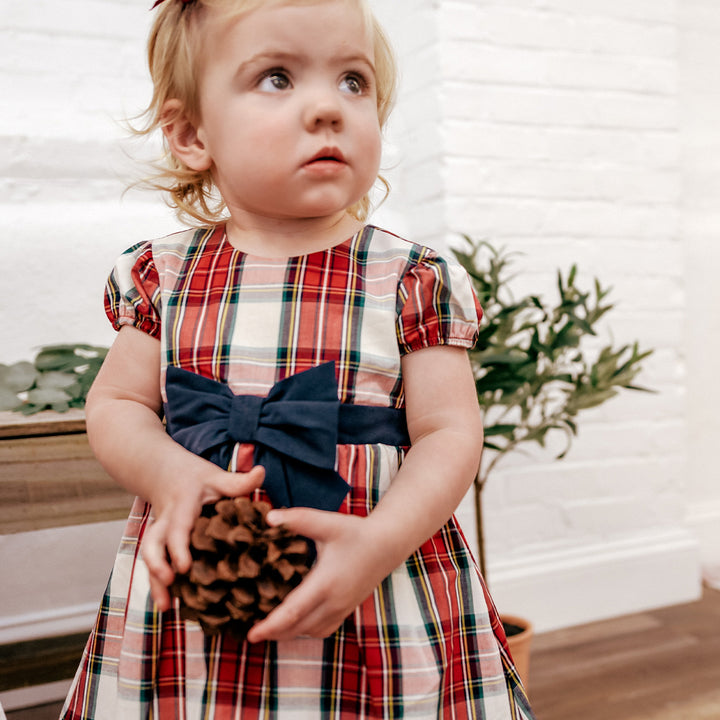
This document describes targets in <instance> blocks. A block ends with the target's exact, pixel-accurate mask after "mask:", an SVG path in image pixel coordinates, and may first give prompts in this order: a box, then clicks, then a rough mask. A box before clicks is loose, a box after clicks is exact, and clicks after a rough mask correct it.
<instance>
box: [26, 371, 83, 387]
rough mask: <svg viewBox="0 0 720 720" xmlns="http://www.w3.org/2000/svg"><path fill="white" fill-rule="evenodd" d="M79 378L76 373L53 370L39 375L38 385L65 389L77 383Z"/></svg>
mask: <svg viewBox="0 0 720 720" xmlns="http://www.w3.org/2000/svg"><path fill="white" fill-rule="evenodd" d="M77 380H78V376H77V375H76V374H75V373H68V372H59V371H57V370H51V371H49V372H44V373H42V374H41V375H40V376H39V377H38V379H37V382H36V385H37V387H39V388H55V389H57V390H63V389H65V388H69V387H71V386H73V385H75V384H76V383H77Z"/></svg>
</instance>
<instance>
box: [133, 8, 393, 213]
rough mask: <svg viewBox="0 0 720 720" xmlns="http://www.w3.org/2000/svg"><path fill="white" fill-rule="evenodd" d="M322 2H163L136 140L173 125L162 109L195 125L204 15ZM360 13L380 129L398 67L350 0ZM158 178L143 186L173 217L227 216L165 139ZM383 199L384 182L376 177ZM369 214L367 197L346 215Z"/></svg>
mask: <svg viewBox="0 0 720 720" xmlns="http://www.w3.org/2000/svg"><path fill="white" fill-rule="evenodd" d="M322 1H323V0H194V1H192V2H181V1H180V0H165V2H163V3H162V5H161V6H160V8H159V10H158V13H157V17H156V18H155V22H154V23H153V26H152V29H151V31H150V36H149V39H148V66H149V69H150V76H151V78H152V82H153V95H152V98H151V100H150V103H149V104H148V106H147V108H146V109H145V111H144V112H143V113H142V114H141V115H140V118H144V124H143V126H142V127H139V128H135V129H134V132H135V134H137V135H149V134H151V133H153V132H154V131H155V130H158V129H162V128H163V127H164V126H166V125H168V124H170V123H172V122H173V120H174V119H175V118H173V117H172V116H169V115H168V111H167V108H165V104H166V102H167V101H168V100H178V101H179V107H178V109H177V110H176V112H177V113H178V114H180V113H185V114H186V115H187V117H188V118H189V119H190V120H191V121H192V122H196V121H198V120H199V118H200V107H199V98H198V80H199V71H200V56H201V49H202V38H201V32H200V30H201V26H202V24H203V21H204V16H205V15H206V13H207V10H208V9H213V10H215V11H217V10H219V11H221V12H223V14H224V15H225V16H226V17H227V19H228V20H232V19H237V18H239V17H241V16H242V15H244V14H246V13H248V12H250V11H252V10H254V9H256V8H258V7H260V6H261V5H263V4H267V5H269V4H271V3H272V4H278V5H280V4H283V3H288V4H290V3H292V4H307V5H312V4H315V3H318V2H322ZM351 1H352V2H354V3H355V4H356V5H357V7H358V9H359V10H360V11H361V12H362V14H363V17H364V19H365V24H366V27H367V29H368V31H369V32H370V33H371V36H372V38H373V42H374V50H375V73H376V86H377V111H378V119H379V122H380V127H381V128H384V126H385V123H386V122H387V119H388V117H389V115H390V111H391V110H392V106H393V103H394V100H395V90H396V82H397V66H396V63H395V57H394V54H393V51H392V48H391V46H390V43H389V41H388V39H387V37H386V35H385V33H384V32H383V29H382V27H381V26H380V24H379V23H378V21H377V19H376V18H375V17H374V15H373V14H372V12H371V10H370V8H369V6H368V3H367V0H351ZM154 167H155V170H156V173H155V175H153V176H152V177H150V178H148V179H147V180H146V181H145V183H144V184H145V185H149V186H150V187H153V188H155V189H158V190H162V191H164V192H166V193H167V194H168V196H167V202H168V204H169V205H170V206H171V207H174V208H175V210H176V213H177V215H178V216H179V217H180V218H181V219H183V220H185V221H188V220H189V221H190V222H191V224H195V223H193V222H192V221H195V222H196V223H199V224H200V225H201V226H207V225H214V224H216V223H217V222H219V221H220V220H222V219H223V218H224V217H225V215H224V213H225V203H224V202H223V199H222V198H221V197H220V195H219V193H218V192H217V188H216V186H215V183H214V181H213V178H212V175H211V172H210V170H204V171H195V170H193V169H191V168H190V167H188V166H187V165H186V164H185V163H183V162H182V161H181V160H179V159H178V158H176V157H175V156H174V155H173V154H172V152H171V151H170V148H169V145H168V143H167V140H166V139H165V138H164V137H163V156H162V157H161V159H160V160H159V161H158V162H157V163H156V164H155V165H154ZM378 180H379V181H380V183H381V184H382V185H383V187H384V190H385V195H386V196H387V193H388V192H389V190H390V186H389V184H388V182H387V181H386V180H385V179H384V178H383V177H382V176H379V177H378ZM369 211H370V198H369V195H368V194H366V195H365V196H364V197H363V198H361V199H360V200H359V201H358V202H357V203H355V205H353V206H352V207H350V208H348V212H349V213H350V214H351V215H353V216H354V217H355V218H357V219H358V220H360V221H364V220H365V219H366V218H367V216H368V214H369Z"/></svg>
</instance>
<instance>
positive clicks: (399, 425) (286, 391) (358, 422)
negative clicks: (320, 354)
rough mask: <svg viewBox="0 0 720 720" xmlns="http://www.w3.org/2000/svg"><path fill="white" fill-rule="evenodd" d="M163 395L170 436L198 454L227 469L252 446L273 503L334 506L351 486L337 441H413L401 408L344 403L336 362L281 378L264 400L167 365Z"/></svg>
mask: <svg viewBox="0 0 720 720" xmlns="http://www.w3.org/2000/svg"><path fill="white" fill-rule="evenodd" d="M166 393H167V403H166V405H165V417H166V420H167V430H168V433H169V434H170V435H171V436H172V437H173V439H174V440H175V441H176V442H178V443H180V444H181V445H182V446H183V447H185V448H187V449H188V450H190V451H191V452H193V453H195V454H196V455H200V456H202V457H204V458H206V459H207V460H210V461H211V462H213V463H215V464H216V465H218V466H219V467H222V468H227V467H229V466H230V462H231V459H232V453H233V450H234V447H235V445H236V443H252V444H253V445H255V456H254V461H255V464H257V465H262V466H263V467H264V468H265V482H264V484H263V489H264V490H265V491H266V492H267V494H268V496H269V497H270V500H271V502H272V503H273V505H274V506H275V507H293V506H302V507H314V508H318V509H320V510H337V509H338V508H339V507H340V505H341V504H342V502H343V499H344V498H345V496H346V495H347V493H348V491H349V489H350V486H349V485H348V484H347V483H346V482H345V480H344V479H343V478H342V477H341V476H340V475H339V474H338V472H337V471H336V470H335V454H336V448H337V445H338V444H339V443H341V444H345V443H349V444H364V443H385V444H392V445H409V444H410V440H409V438H408V435H407V425H406V423H405V413H404V411H403V410H396V409H394V408H381V407H371V406H367V405H343V404H341V403H340V402H339V400H338V396H337V380H336V379H335V364H334V363H332V362H330V363H325V364H323V365H319V366H317V367H314V368H311V369H310V370H306V371H305V372H301V373H298V374H297V375H292V376H290V377H287V378H285V379H284V380H280V381H279V382H278V383H276V384H275V385H274V386H273V387H272V388H271V390H270V392H269V393H268V395H267V397H264V398H263V397H257V396H254V395H235V394H234V393H233V392H232V391H231V390H230V388H229V387H228V386H227V385H225V384H224V383H220V382H217V381H215V380H211V379H210V378H206V377H203V376H201V375H197V374H196V373H192V372H189V371H187V370H182V369H181V368H177V367H174V366H169V367H168V368H167V375H166Z"/></svg>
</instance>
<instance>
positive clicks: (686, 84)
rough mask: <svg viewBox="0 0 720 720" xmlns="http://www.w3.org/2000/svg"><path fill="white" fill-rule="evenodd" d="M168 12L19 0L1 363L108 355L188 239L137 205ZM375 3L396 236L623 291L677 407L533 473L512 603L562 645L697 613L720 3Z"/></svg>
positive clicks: (648, 410) (525, 495)
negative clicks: (392, 59)
mask: <svg viewBox="0 0 720 720" xmlns="http://www.w3.org/2000/svg"><path fill="white" fill-rule="evenodd" d="M149 4H150V1H149V0H60V2H57V0H55V1H54V2H51V1H50V0H45V1H42V0H37V1H36V2H33V3H18V2H12V1H11V0H0V17H1V18H2V20H1V21H0V41H1V42H2V43H3V54H2V57H0V92H2V96H3V98H4V100H5V103H4V112H3V113H2V115H0V168H2V172H1V174H0V182H1V183H2V188H3V192H2V194H1V195H0V229H1V230H2V236H1V237H2V240H0V243H2V256H3V262H2V263H1V264H0V320H1V321H2V327H3V333H2V338H3V340H2V347H1V350H0V361H4V362H8V361H12V360H16V359H20V358H24V357H27V356H28V355H29V354H30V353H31V352H32V349H33V348H34V347H36V346H37V345H39V344H44V343H48V342H59V341H65V340H83V341H94V342H110V341H111V339H112V333H111V332H110V330H109V329H108V326H107V323H106V321H105V318H104V314H103V311H102V305H101V285H102V282H103V280H104V277H105V274H106V272H107V270H108V268H109V267H110V265H111V264H112V262H113V261H114V259H115V256H116V255H117V254H118V253H119V252H120V251H121V250H122V249H124V248H125V247H126V246H128V245H129V244H131V243H133V242H136V241H138V240H141V239H145V238H147V237H151V236H155V235H158V234H161V233H163V232H165V231H169V230H171V229H173V228H174V227H175V224H174V220H173V219H172V217H171V215H170V214H169V213H168V211H167V210H166V209H165V208H164V206H163V205H162V203H161V202H160V201H158V200H157V199H156V198H154V197H152V196H148V195H144V194H142V193H138V192H131V193H128V194H127V195H126V196H125V197H124V198H122V199H121V193H122V189H123V187H124V182H123V180H122V177H123V176H124V175H126V174H127V169H128V167H129V166H128V163H127V162H126V161H125V160H124V158H123V151H122V150H121V148H120V140H121V138H122V137H123V130H122V128H121V127H120V126H119V125H118V120H121V119H122V118H123V117H125V116H127V115H132V114H133V113H135V112H136V111H137V110H139V109H140V108H141V106H142V104H143V102H144V101H145V98H146V96H147V92H148V83H147V79H146V77H145V70H144V55H143V53H144V49H143V46H144V36H145V33H146V31H147V28H148V26H149V22H150V17H151V16H150V13H149V12H148V10H147V8H148V5H149ZM373 4H374V6H375V7H376V9H377V12H378V14H379V15H380V17H381V19H382V20H383V21H384V23H385V25H386V27H387V29H388V30H389V33H390V35H391V36H392V38H393V40H394V42H395V45H396V46H397V48H398V51H399V55H400V60H401V70H402V90H401V95H400V101H399V105H398V108H397V111H396V113H395V115H394V116H393V118H392V123H391V126H390V128H389V131H388V138H387V139H388V143H387V152H386V155H385V159H384V166H385V167H386V168H388V170H387V174H388V176H389V178H390V180H391V182H392V185H393V192H392V195H391V197H390V199H389V200H388V202H387V203H386V204H385V205H384V206H383V207H382V208H381V209H380V211H379V212H378V213H377V221H378V223H379V224H387V225H388V226H389V227H391V228H392V229H394V230H396V231H398V232H400V233H403V234H406V235H408V236H410V237H412V238H413V239H417V240H420V241H424V242H428V243H429V244H431V245H434V246H438V247H441V248H444V247H447V245H448V243H450V242H452V240H453V238H454V237H455V235H454V233H457V232H467V233H469V234H472V235H474V236H476V237H486V238H489V239H492V240H493V241H495V242H496V243H498V244H501V245H507V246H509V247H511V248H512V249H514V250H520V251H522V252H524V253H525V257H524V258H523V259H522V260H521V261H519V263H520V265H521V267H522V268H523V269H524V272H523V277H522V278H521V279H520V282H521V283H522V285H523V287H525V288H526V287H531V288H532V289H533V290H534V291H538V290H543V289H547V290H548V291H552V289H553V287H554V273H555V270H556V268H558V267H561V268H567V267H569V265H570V264H572V263H573V262H577V263H578V264H579V265H580V269H581V273H582V279H583V280H584V281H586V282H589V281H590V280H591V278H592V276H593V275H594V274H597V275H598V276H599V277H600V278H601V280H602V281H603V282H604V283H605V284H609V285H612V286H613V287H614V291H613V296H612V297H613V298H614V299H615V301H616V302H617V304H618V307H617V309H616V310H615V311H614V312H613V313H611V316H610V323H609V324H610V325H611V326H612V330H613V334H614V337H615V340H616V341H617V342H626V341H631V340H634V339H635V338H638V339H640V341H641V343H642V345H643V346H645V347H654V348H656V353H655V355H654V356H653V357H652V358H651V359H650V360H649V361H648V362H647V371H646V373H644V376H643V378H642V381H643V382H644V383H645V384H647V385H651V386H652V387H654V388H655V389H657V390H658V391H659V392H658V393H657V394H654V395H640V394H631V393H626V394H624V395H623V396H621V397H619V398H618V399H616V400H614V401H612V402H611V403H609V404H607V405H606V406H604V407H602V408H599V409H597V410H594V411H592V412H590V413H588V414H586V416H584V418H581V424H580V427H581V430H580V434H581V437H580V438H579V440H578V441H577V442H576V444H575V446H574V449H573V451H572V453H571V454H570V456H569V457H568V458H567V459H566V460H564V461H562V462H554V461H553V460H552V456H551V455H550V453H542V452H532V453H530V454H528V455H526V456H522V457H521V456H518V457H515V458H510V459H508V461H507V462H506V463H505V465H504V466H501V467H500V469H499V470H498V472H496V474H495V477H493V478H492V479H491V481H490V484H489V487H488V489H487V491H486V498H485V507H486V530H487V535H488V544H489V548H488V552H489V559H490V569H491V583H492V585H493V592H494V594H495V596H496V599H497V600H498V601H499V604H500V606H501V608H502V609H504V610H507V611H521V612H525V613H526V614H528V615H530V616H531V617H533V618H535V619H536V622H537V623H538V625H539V627H540V628H543V627H544V628H547V627H555V626H559V625H563V624H570V623H573V622H581V621H584V620H591V619H596V618H599V617H604V616H607V615H611V614H614V613H620V612H627V611H632V610H636V609H640V608H644V607H649V606H652V605H657V604H664V603H670V602H675V601H680V600H685V599H688V598H690V597H692V596H694V595H695V594H696V593H697V590H698V567H697V559H698V557H699V556H701V557H702V559H703V562H704V564H705V566H706V567H707V568H709V569H711V568H712V567H713V566H716V565H720V550H718V548H720V537H718V528H719V527H720V483H718V482H717V480H718V471H717V469H716V463H715V462H714V460H715V458H714V454H713V453H712V451H713V449H714V447H713V442H714V438H715V437H717V434H718V431H720V427H719V421H718V413H717V410H716V408H717V407H718V406H719V405H720V402H718V401H720V397H719V396H718V393H719V391H718V384H717V383H716V382H715V363H714V361H713V358H714V357H716V356H717V354H716V352H714V351H716V350H717V349H718V347H717V346H718V343H719V342H720V341H718V339H717V338H718V337H720V325H718V323H719V322H720V320H718V318H720V315H718V314H717V313H715V312H712V311H711V310H710V309H711V308H714V307H717V306H718V301H720V297H718V290H717V288H716V283H715V282H714V277H713V276H712V275H711V269H712V268H714V269H717V268H718V267H720V265H719V264H718V260H719V259H720V258H718V252H719V251H718V249H717V248H718V247H720V245H718V243H717V242H716V234H717V231H718V230H719V229H720V216H719V215H718V210H717V208H718V207H720V204H719V203H718V199H719V197H718V196H719V195H720V181H718V172H717V171H718V161H717V160H716V158H717V157H718V154H717V152H715V151H717V150H718V149H719V148H720V130H718V128H719V127H720V122H719V121H720V93H719V92H718V91H717V90H712V91H711V88H714V87H715V85H716V83H715V78H716V77H717V72H716V70H717V67H718V64H719V63H720V50H718V48H719V47H720V42H718V40H720V7H718V6H717V3H716V2H715V0H683V2H682V3H679V2H676V1H675V0H393V1H392V2H387V0H374V1H373ZM471 516H472V513H471V510H470V507H469V505H467V504H466V505H465V506H464V507H463V509H462V517H463V519H464V522H466V523H467V524H468V526H470V524H471ZM98 582H99V583H100V584H102V582H104V578H100V579H99V580H98ZM81 600H82V601H81ZM81 600H79V602H80V604H82V602H85V601H86V599H85V598H83V599H81ZM0 610H1V608H0ZM31 610H32V608H29V609H28V611H31ZM0 614H2V613H0Z"/></svg>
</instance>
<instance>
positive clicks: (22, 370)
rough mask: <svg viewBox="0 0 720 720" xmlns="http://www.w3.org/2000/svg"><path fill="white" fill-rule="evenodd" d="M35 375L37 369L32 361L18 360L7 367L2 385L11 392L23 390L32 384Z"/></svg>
mask: <svg viewBox="0 0 720 720" xmlns="http://www.w3.org/2000/svg"><path fill="white" fill-rule="evenodd" d="M36 377H37V371H36V370H35V367H34V366H33V364H32V363H30V362H26V361H23V362H18V363H15V364H14V365H10V367H8V369H7V371H6V372H5V380H4V382H3V385H4V386H5V387H6V388H8V389H9V390H12V391H13V392H24V391H25V390H29V389H30V388H31V387H32V386H33V384H34V383H35V378H36Z"/></svg>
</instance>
